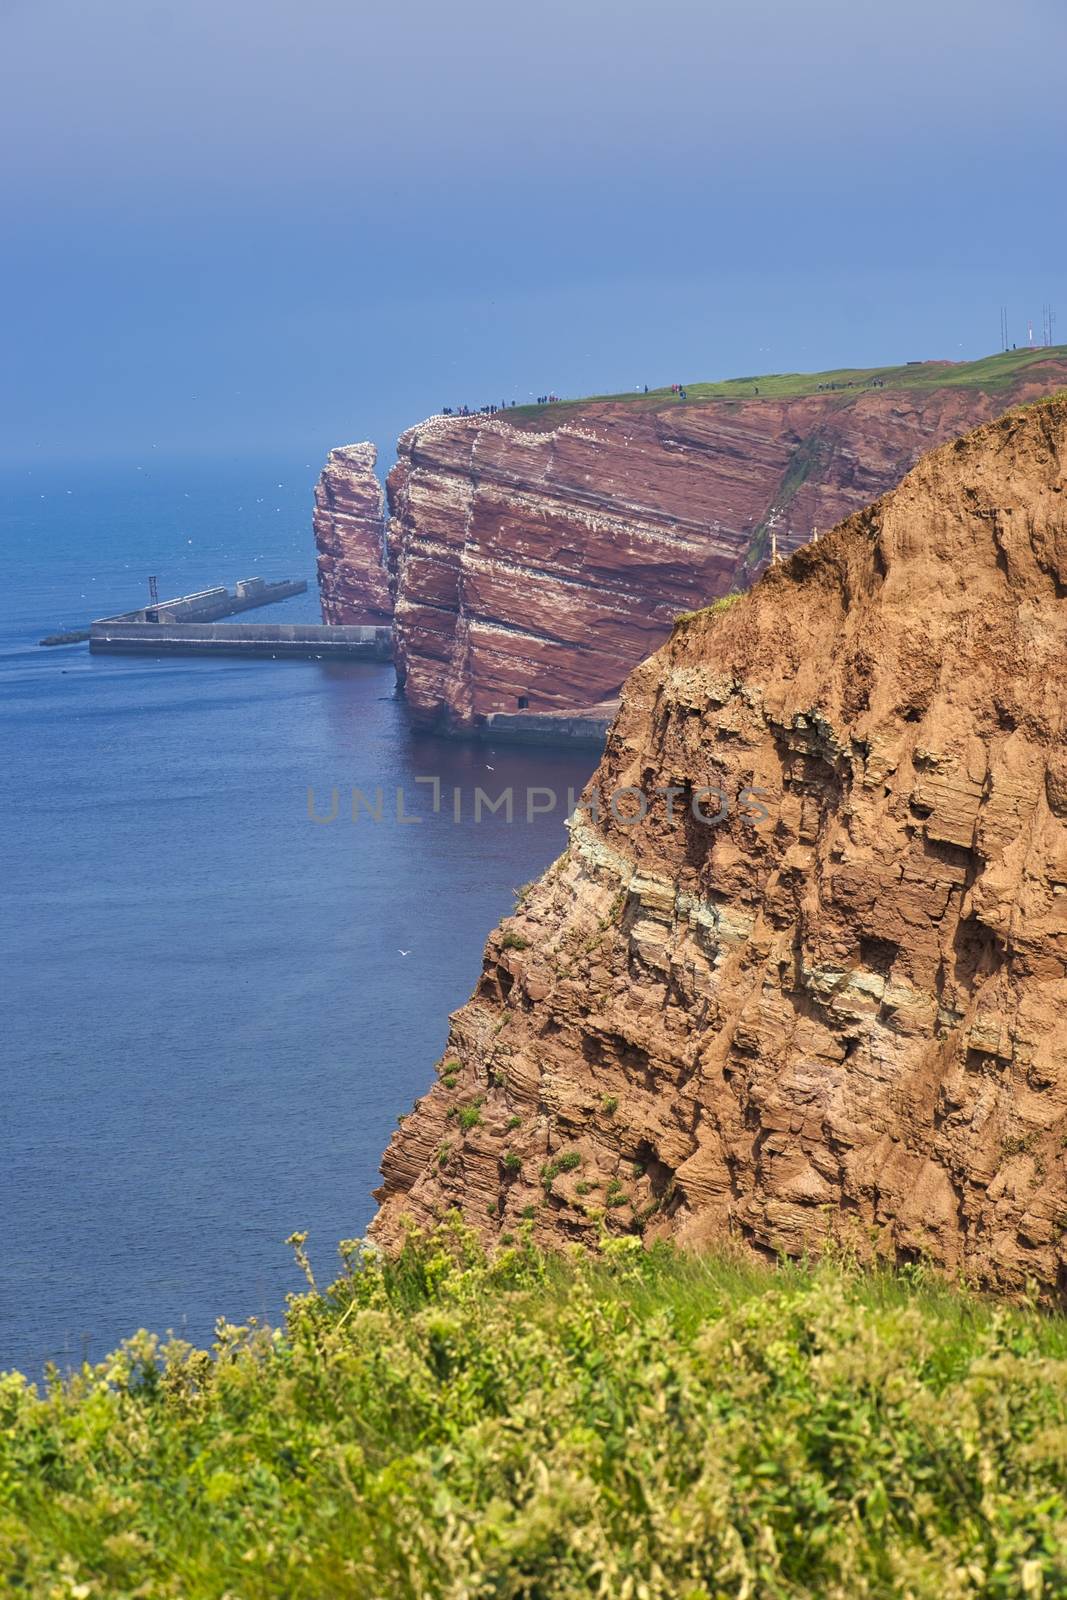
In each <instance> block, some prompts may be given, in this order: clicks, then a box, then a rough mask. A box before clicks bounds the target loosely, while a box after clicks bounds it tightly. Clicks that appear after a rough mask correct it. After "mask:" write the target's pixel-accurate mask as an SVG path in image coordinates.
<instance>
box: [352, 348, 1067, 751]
mask: <svg viewBox="0 0 1067 1600" xmlns="http://www.w3.org/2000/svg"><path fill="white" fill-rule="evenodd" d="M1017 359H1018V358H1015V357H1007V358H1005V360H1009V361H1010V360H1017ZM944 370H945V374H946V384H945V386H944V387H918V388H908V387H906V382H907V376H906V374H905V376H904V377H903V378H902V379H901V380H900V384H901V386H900V387H897V388H893V387H885V388H877V389H871V390H866V391H864V390H862V389H853V390H848V391H845V392H827V393H809V394H804V395H801V396H799V397H797V398H792V399H775V398H772V397H770V396H768V395H766V394H764V395H762V396H758V397H757V396H756V395H754V394H753V393H752V392H751V390H747V386H746V390H747V393H745V394H744V395H743V397H740V398H738V397H734V398H716V399H704V400H696V399H694V400H691V401H689V402H681V401H679V400H677V399H676V398H674V397H672V396H669V395H668V396H663V395H660V396H658V397H657V396H649V397H648V398H647V400H646V399H643V398H642V399H631V400H626V401H614V402H612V401H602V402H587V403H582V404H579V405H577V406H569V407H550V408H548V409H547V410H546V411H545V412H543V413H540V414H538V415H536V416H534V417H532V418H531V417H523V418H521V419H519V420H516V419H515V418H513V417H512V416H511V415H510V414H506V415H500V416H496V417H484V416H476V417H469V418H463V417H436V418H433V419H431V420H430V421H428V422H425V423H422V424H420V425H419V426H418V427H415V428H412V429H410V430H409V431H408V432H407V433H405V434H404V435H403V437H402V438H401V440H400V444H399V458H398V463H397V465H396V467H395V468H394V469H393V471H392V472H391V473H390V476H389V503H390V511H391V519H390V527H389V537H388V547H389V557H388V559H389V565H390V569H391V579H392V587H393V592H394V595H395V600H396V618H395V627H396V649H397V666H398V670H399V672H400V675H401V678H402V681H403V682H404V687H405V694H406V696H407V700H408V702H409V705H410V707H411V710H412V713H413V715H414V717H415V718H416V720H417V721H419V722H421V723H423V724H424V725H436V726H442V727H448V728H453V729H456V730H460V731H462V730H464V729H467V728H470V727H471V726H472V725H473V724H475V723H476V722H477V720H478V718H479V717H480V716H484V715H485V714H486V713H488V712H493V711H515V710H516V709H517V708H518V706H519V703H520V700H523V701H525V702H526V703H527V704H528V706H529V708H530V709H531V710H533V711H543V710H570V709H573V708H575V707H582V706H587V705H589V704H591V703H592V702H594V701H598V700H602V699H605V698H608V697H611V696H613V695H616V694H617V693H618V690H619V686H620V685H621V683H622V681H623V679H624V678H625V676H626V674H627V672H628V671H629V670H630V669H631V668H632V667H633V666H635V665H636V664H637V662H638V661H640V660H642V659H643V658H644V657H645V656H646V655H647V654H648V653H649V651H651V650H653V649H654V648H655V647H656V646H657V645H658V644H660V643H661V642H662V641H663V640H664V639H665V638H666V637H667V635H668V633H669V632H670V628H671V624H672V622H673V620H674V618H675V616H676V615H677V614H678V613H679V612H682V611H686V610H690V609H693V608H695V607H699V606H701V605H704V604H706V603H707V602H708V601H709V600H711V599H714V598H715V597H716V596H718V595H722V594H725V593H727V591H729V590H730V589H731V588H733V587H743V586H745V585H746V584H747V582H748V581H749V579H750V578H751V577H752V576H753V575H754V574H755V573H756V572H758V571H759V570H760V569H761V566H762V564H763V563H764V561H765V559H766V554H767V548H768V543H769V538H768V533H767V524H768V522H769V520H770V518H771V517H772V516H774V515H775V513H777V527H778V533H779V538H780V547H781V548H782V549H783V550H785V551H788V550H790V549H793V548H796V546H797V545H799V544H803V543H805V542H807V540H808V539H809V538H810V536H811V531H812V529H813V528H816V527H819V528H824V529H825V528H829V527H832V526H833V525H834V523H835V522H837V521H839V520H840V518H842V517H843V516H846V515H847V514H848V513H849V512H851V511H854V510H857V509H858V508H859V507H861V506H863V505H866V504H868V503H869V502H870V501H871V500H873V499H875V498H876V497H877V496H878V495H879V494H882V493H884V492H885V491H886V490H887V489H889V488H891V487H892V486H893V485H894V484H896V483H898V482H899V481H900V479H901V477H902V476H903V475H904V473H905V472H906V471H908V469H909V468H911V467H912V466H913V465H914V464H915V462H916V461H917V460H918V458H919V457H920V456H921V455H922V454H923V453H924V452H925V451H926V450H929V449H930V448H931V447H932V446H934V445H936V444H939V443H941V442H943V441H945V440H947V439H950V438H953V437H955V436H956V435H957V434H959V433H962V432H965V431H966V430H967V429H968V428H972V427H974V426H976V425H977V424H978V423H980V422H983V421H985V420H988V419H990V418H992V417H995V416H997V415H999V414H1000V413H1001V412H1002V411H1003V410H1004V409H1006V407H1008V406H1009V405H1012V404H1014V403H1016V402H1018V401H1020V400H1023V399H1028V398H1032V397H1035V396H1037V395H1039V394H1047V393H1048V392H1050V390H1052V389H1055V388H1057V387H1059V386H1062V385H1064V384H1067V360H1065V359H1064V358H1063V357H1062V356H1056V355H1054V354H1051V353H1050V355H1049V356H1048V357H1047V358H1044V357H1041V358H1037V359H1036V360H1035V363H1034V365H1033V366H1031V367H1030V368H1028V369H1026V370H1023V371H1021V372H1020V373H1018V374H1017V375H1016V376H1015V378H1014V380H1013V381H1012V382H1011V383H1008V384H1005V382H1004V381H1003V379H1001V378H997V377H995V376H994V377H993V378H991V379H990V383H991V384H992V385H994V386H993V387H990V388H989V389H988V390H987V389H983V388H982V387H981V386H980V383H979V384H971V385H970V386H966V387H964V386H953V383H954V382H955V381H956V377H957V376H958V374H956V372H955V369H953V368H952V367H951V366H949V365H948V364H945V369H944ZM754 386H755V381H754V383H753V387H754ZM324 548H327V549H332V546H328V547H324ZM366 571H367V569H366V567H365V566H364V565H363V563H362V562H357V563H355V564H354V568H353V571H350V572H348V573H346V574H344V582H345V585H346V586H342V584H341V582H340V581H338V582H337V583H335V581H334V579H333V575H332V572H331V571H330V570H329V569H326V570H324V575H323V597H324V600H323V604H324V614H327V615H328V617H329V618H330V619H331V620H335V621H339V622H340V621H355V620H362V613H361V614H360V616H359V617H358V618H357V616H356V612H355V610H354V609H352V608H353V607H359V606H361V605H362V604H363V601H364V594H363V591H362V590H361V588H360V584H359V581H358V579H359V576H360V575H361V574H363V573H365V572H366ZM353 572H354V575H355V580H356V581H353ZM368 581H369V582H371V583H372V584H373V586H374V592H375V593H377V594H380V592H381V583H382V579H381V574H380V570H379V569H377V568H375V569H374V570H373V572H372V574H371V576H370V578H369V580H368Z"/></svg>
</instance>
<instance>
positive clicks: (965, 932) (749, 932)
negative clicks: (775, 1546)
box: [374, 400, 1067, 1296]
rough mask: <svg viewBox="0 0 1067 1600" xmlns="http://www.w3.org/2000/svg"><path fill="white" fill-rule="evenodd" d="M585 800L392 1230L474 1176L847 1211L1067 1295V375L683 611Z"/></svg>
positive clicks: (561, 1204) (790, 1219)
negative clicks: (813, 540) (836, 523)
mask: <svg viewBox="0 0 1067 1600" xmlns="http://www.w3.org/2000/svg"><path fill="white" fill-rule="evenodd" d="M626 789H628V790H630V791H631V792H630V793H629V794H628V795H626V796H623V797H622V798H618V796H619V794H620V791H622V790H626ZM701 789H709V790H710V789H714V790H719V791H722V793H723V794H724V795H725V796H726V801H727V806H726V809H727V815H726V817H725V819H724V820H722V821H720V822H719V823H718V824H717V825H715V826H710V825H708V824H707V823H705V822H702V821H698V820H696V818H695V816H694V812H693V804H692V797H693V795H694V791H699V790H701ZM754 789H758V790H759V791H761V793H760V794H759V795H758V796H753V795H752V794H751V792H750V791H752V790H754ZM613 795H615V796H616V801H615V809H616V811H618V812H619V813H620V814H621V815H622V816H623V817H625V815H626V814H627V812H628V811H632V812H633V813H635V814H636V813H638V812H643V815H642V816H641V818H640V820H638V821H636V822H634V823H632V824H631V823H628V822H626V821H624V820H620V816H618V815H615V814H613V810H612V806H611V804H610V798H611V796H613ZM586 800H587V805H586V808H585V810H584V811H580V812H579V813H577V814H576V818H575V821H574V823H573V825H572V828H571V834H570V843H569V846H568V848H567V850H566V851H565V853H564V854H563V856H562V857H561V858H560V859H559V860H558V861H557V862H556V863H555V865H554V866H553V867H551V868H550V869H549V871H548V872H547V873H546V874H545V875H544V877H543V878H542V879H541V880H540V882H539V883H537V884H536V886H534V888H533V889H532V890H531V891H530V892H529V893H528V895H527V897H526V898H525V900H524V902H523V903H522V904H521V906H520V907H519V909H518V910H517V911H516V913H515V915H514V916H513V917H511V918H509V919H508V920H507V921H506V922H505V923H504V924H503V926H502V927H501V928H500V929H498V930H497V931H496V932H495V933H494V934H493V935H492V936H491V938H490V940H489V943H488V946H487V949H486V956H485V964H484V970H483V974H482V978H481V981H480V983H479V985H478V988H477V991H476V993H475V995H474V997H473V999H472V1000H471V1001H470V1002H469V1003H468V1004H467V1005H466V1006H465V1007H463V1009H462V1010H460V1011H459V1012H457V1013H456V1014H455V1016H454V1017H453V1019H452V1029H451V1035H450V1041H449V1048H448V1050H447V1052H446V1054H445V1057H444V1058H443V1060H442V1063H441V1064H440V1068H439V1072H440V1077H439V1079H438V1082H437V1083H436V1084H435V1085H434V1087H433V1088H432V1089H431V1090H430V1091H429V1093H428V1094H427V1095H426V1096H425V1097H424V1098H423V1099H422V1101H421V1102H420V1103H419V1104H418V1105H417V1107H416V1109H415V1111H414V1112H413V1113H412V1114H411V1115H410V1116H408V1117H407V1118H406V1119H405V1120H404V1122H403V1124H402V1126H401V1127H400V1128H399V1129H398V1131H397V1133H396V1135H395V1137H394V1139H393V1141H392V1143H391V1145H390V1147H389V1150H388V1151H387V1153H386V1156H385V1158H384V1161H383V1167H382V1171H383V1175H384V1185H383V1188H382V1189H381V1190H380V1191H379V1198H380V1200H381V1210H380V1213H379V1215H378V1218H377V1220H376V1222H375V1224H374V1231H375V1234H376V1236H377V1237H378V1238H379V1239H381V1240H383V1241H385V1242H387V1243H391V1242H393V1241H395V1240H396V1239H397V1238H398V1237H399V1233H400V1229H401V1226H402V1219H403V1218H404V1217H405V1216H411V1217H414V1218H415V1219H416V1220H418V1221H421V1222H426V1221H429V1220H430V1219H431V1218H433V1217H436V1216H438V1215H439V1214H441V1212H442V1211H444V1210H445V1209H447V1208H449V1207H453V1206H457V1207H459V1208H460V1209H461V1210H462V1211H463V1213H464V1214H465V1215H466V1217H467V1219H468V1220H469V1221H470V1222H471V1223H472V1224H473V1225H474V1226H475V1227H476V1228H477V1229H478V1230H479V1231H480V1232H481V1233H483V1234H485V1235H489V1236H496V1235H497V1234H499V1233H501V1232H504V1233H507V1232H515V1231H516V1230H517V1229H518V1227H519V1226H520V1223H521V1222H522V1220H523V1219H524V1218H526V1217H529V1218H531V1219H532V1221H533V1226H534V1231H535V1234H536V1236H537V1237H538V1238H539V1239H541V1240H543V1241H545V1242H549V1243H555V1242H561V1241H564V1240H568V1239H578V1240H587V1241H592V1240H594V1239H595V1238H596V1236H597V1235H598V1233H599V1232H600V1231H601V1230H604V1229H606V1230H608V1231H609V1232H619V1231H623V1232H625V1231H636V1232H642V1233H643V1234H644V1236H645V1237H646V1238H654V1237H657V1236H660V1235H669V1236H671V1237H674V1238H676V1239H678V1240H680V1241H683V1242H685V1243H687V1244H692V1245H704V1244H706V1243H708V1242H711V1241H714V1240H718V1239H721V1238H723V1237H724V1236H725V1235H727V1234H733V1235H737V1236H740V1237H741V1238H743V1239H744V1240H746V1241H748V1242H749V1243H750V1244H751V1245H752V1246H753V1247H754V1248H756V1249H758V1250H760V1251H767V1252H781V1251H784V1252H788V1253H797V1252H800V1251H803V1250H804V1249H807V1248H812V1247H816V1246H818V1244H819V1242H820V1241H821V1240H823V1239H824V1238H825V1237H826V1236H827V1234H828V1233H829V1234H833V1235H836V1236H837V1237H839V1238H842V1239H844V1240H845V1241H847V1243H848V1244H849V1245H851V1246H852V1247H854V1248H855V1249H856V1250H858V1251H859V1252H860V1253H861V1255H871V1254H874V1253H884V1254H885V1255H887V1256H889V1257H893V1258H896V1259H898V1260H899V1259H913V1258H917V1257H923V1258H926V1257H929V1258H930V1259H932V1260H933V1261H935V1262H936V1263H938V1264H940V1265H941V1266H942V1267H944V1268H947V1269H950V1270H953V1271H955V1270H959V1271H963V1272H965V1273H967V1274H969V1275H971V1276H973V1277H974V1278H975V1279H977V1280H978V1281H981V1282H984V1283H987V1284H990V1285H995V1286H998V1287H1001V1288H1012V1287H1018V1286H1020V1285H1022V1284H1023V1283H1024V1282H1025V1280H1026V1279H1028V1278H1032V1279H1035V1280H1037V1281H1038V1282H1039V1283H1041V1284H1042V1285H1044V1286H1045V1287H1046V1288H1047V1289H1049V1290H1052V1291H1054V1292H1057V1293H1059V1294H1060V1295H1061V1296H1062V1295H1063V1293H1064V1291H1065V1289H1067V1248H1065V1236H1064V1227H1065V1224H1067V1148H1065V1147H1067V402H1065V401H1062V400H1061V401H1056V402H1050V403H1046V404H1043V405H1040V406H1034V407H1030V408H1027V409H1025V410H1023V411H1020V412H1016V413H1013V414H1011V415H1010V416H1008V417H1006V418H1003V419H1001V420H1000V421H999V422H995V423H993V424H991V425H989V426H987V427H984V428H982V429H980V430H978V431H977V432H976V433H974V434H972V435H970V436H968V437H967V438H966V439H962V440H959V441H957V442H956V443H955V444H953V445H950V446H947V447H945V448H942V449H940V450H938V451H936V452H934V453H933V454H931V455H930V456H928V457H927V458H926V459H924V460H923V462H922V463H921V464H920V465H919V466H918V467H917V468H916V469H915V470H914V471H913V472H912V473H911V474H910V475H909V476H908V477H907V478H906V479H905V480H904V482H903V483H902V484H901V485H900V486H899V487H898V488H897V489H896V490H895V491H894V492H892V493H890V494H889V495H887V496H886V497H884V498H883V499H881V500H880V501H879V502H877V503H876V504H875V505H874V506H873V507H870V508H868V509H867V510H866V511H864V512H862V513H860V514H858V515H855V516H853V517H851V518H850V519H849V520H848V521H846V522H845V523H844V524H843V525H842V526H841V527H839V528H838V529H836V530H835V531H834V532H833V533H832V534H831V535H830V536H828V537H826V538H823V539H821V540H820V541H819V543H818V544H817V545H815V546H808V547H807V548H805V549H804V550H802V551H801V552H799V553H798V554H797V555H795V556H794V557H793V558H792V560H791V561H789V562H788V563H787V564H785V565H783V566H779V567H775V568H773V569H772V570H770V571H769V572H768V573H767V574H766V575H765V576H764V577H763V579H762V581H761V582H759V583H758V584H757V585H756V587H755V588H754V589H753V590H752V591H751V592H750V593H749V594H747V595H745V596H743V597H741V598H740V599H738V600H736V601H735V602H734V603H732V604H729V605H728V606H725V607H720V608H713V609H711V610H709V611H704V612H702V613H700V614H699V615H697V616H696V617H694V618H692V619H689V620H687V621H685V622H683V623H680V624H679V625H678V626H677V627H676V628H675V630H674V632H673V633H672V636H671V638H670V641H669V642H668V643H667V644H666V645H665V646H664V647H663V648H661V649H660V650H659V652H658V653H657V654H656V655H654V656H653V657H652V658H651V659H650V660H648V661H646V662H645V663H644V664H643V665H642V666H640V667H639V668H638V669H637V670H636V671H635V672H634V673H633V674H632V676H631V677H630V679H629V682H628V683H627V686H626V689H625V693H624V697H623V703H622V708H621V711H620V713H619V716H618V718H617V720H616V722H615V725H614V727H613V730H612V732H611V735H610V737H609V740H608V745H607V749H606V753H605V755H604V758H603V761H602V762H601V765H600V767H599V769H598V771H597V773H596V775H595V778H594V780H593V783H592V785H591V788H590V791H588V793H587V796H586ZM594 802H595V804H594ZM698 809H702V810H703V811H705V812H706V813H715V812H716V811H717V809H720V808H719V804H718V801H717V799H715V798H713V797H708V796H705V798H704V801H703V804H702V805H698ZM760 810H765V811H766V817H765V819H761V818H760V816H759V812H760ZM594 813H595V814H594Z"/></svg>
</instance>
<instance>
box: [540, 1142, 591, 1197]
mask: <svg viewBox="0 0 1067 1600" xmlns="http://www.w3.org/2000/svg"><path fill="white" fill-rule="evenodd" d="M581 1164H582V1158H581V1155H580V1154H579V1152H578V1151H577V1150H565V1151H564V1152H563V1154H562V1155H559V1156H556V1158H555V1160H553V1161H547V1162H546V1163H545V1165H544V1166H543V1167H542V1168H541V1182H542V1183H543V1185H544V1186H545V1188H546V1189H551V1187H552V1183H553V1180H554V1179H555V1178H557V1177H558V1176H559V1174H560V1173H561V1172H573V1171H574V1170H575V1168H576V1167H580V1166H581Z"/></svg>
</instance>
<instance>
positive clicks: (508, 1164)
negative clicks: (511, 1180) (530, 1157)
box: [500, 1150, 522, 1172]
mask: <svg viewBox="0 0 1067 1600" xmlns="http://www.w3.org/2000/svg"><path fill="white" fill-rule="evenodd" d="M500 1165H501V1166H502V1167H503V1168H504V1171H505V1172H521V1170H522V1157H521V1156H517V1155H516V1154H515V1152H514V1150H505V1151H504V1154H503V1155H502V1156H501V1158H500Z"/></svg>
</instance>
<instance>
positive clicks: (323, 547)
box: [313, 443, 393, 626]
mask: <svg viewBox="0 0 1067 1600" xmlns="http://www.w3.org/2000/svg"><path fill="white" fill-rule="evenodd" d="M377 460H378V452H377V450H376V449H375V447H374V445H372V444H366V443H365V444H348V445H342V446H341V447H340V448H338V449H337V450H331V451H330V454H329V456H328V457H327V460H326V465H325V467H324V468H323V470H322V474H321V476H320V477H319V481H318V483H317V484H316V486H315V511H314V517H313V524H314V529H315V544H316V546H317V548H318V573H319V596H320V599H321V603H322V620H323V622H332V623H353V624H364V625H370V626H374V625H380V624H382V623H386V622H391V621H392V617H393V601H392V596H391V595H390V593H389V580H388V577H387V575H386V571H385V565H384V542H385V495H384V494H383V492H382V486H381V484H380V483H379V481H378V479H377V477H376V476H375V471H374V467H375V463H376V462H377Z"/></svg>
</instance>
